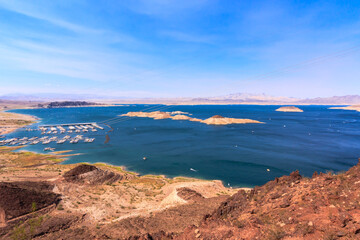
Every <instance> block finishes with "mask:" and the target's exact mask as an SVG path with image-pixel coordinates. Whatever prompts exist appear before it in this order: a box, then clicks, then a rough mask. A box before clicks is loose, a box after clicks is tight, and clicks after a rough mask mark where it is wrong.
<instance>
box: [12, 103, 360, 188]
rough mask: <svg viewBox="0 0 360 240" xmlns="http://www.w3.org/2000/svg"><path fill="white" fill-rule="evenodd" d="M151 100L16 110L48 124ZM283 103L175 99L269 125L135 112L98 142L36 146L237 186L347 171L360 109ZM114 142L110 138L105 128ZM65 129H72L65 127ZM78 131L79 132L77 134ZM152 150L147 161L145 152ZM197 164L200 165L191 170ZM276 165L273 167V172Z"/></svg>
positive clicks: (359, 130)
mask: <svg viewBox="0 0 360 240" xmlns="http://www.w3.org/2000/svg"><path fill="white" fill-rule="evenodd" d="M149 107H151V106H148V105H130V106H116V107H86V108H57V109H24V110H13V111H12V112H17V113H25V114H31V115H35V116H37V117H39V118H41V122H39V123H37V124H34V125H33V126H32V128H35V127H36V126H37V125H41V124H60V123H77V122H101V121H104V120H107V119H109V118H113V117H116V116H117V115H119V114H123V113H127V112H129V111H140V110H142V109H145V108H149ZM278 107H279V106H247V105H245V106H244V105H241V106H237V105H232V106H173V107H171V108H169V109H167V110H166V111H184V112H189V113H191V114H192V117H195V118H201V119H205V118H208V117H211V116H213V115H216V114H219V115H222V116H225V117H235V118H250V119H255V120H259V121H262V122H265V124H243V125H242V124H238V125H236V124H234V125H227V126H209V125H205V124H202V123H198V122H190V121H174V120H169V119H165V120H153V119H150V118H131V119H129V120H127V121H122V122H119V123H115V124H112V125H111V126H112V127H113V128H114V131H112V132H109V133H107V132H108V131H109V130H110V129H109V128H108V127H105V130H103V131H101V130H99V131H98V132H96V133H92V132H91V133H82V134H83V135H84V136H86V137H95V138H96V140H95V141H94V142H93V143H78V144H69V143H65V144H56V143H51V144H48V145H42V144H38V145H30V146H27V147H26V148H25V149H27V150H31V151H37V152H42V151H43V148H44V147H45V146H50V147H55V148H56V150H68V149H70V150H74V153H82V155H79V156H73V157H71V158H70V159H69V160H68V161H66V162H65V163H75V162H106V163H110V164H114V165H123V166H126V167H127V168H128V169H129V170H131V171H136V172H139V173H140V174H164V175H167V176H170V177H174V176H190V177H196V178H204V179H219V180H222V181H223V182H224V184H226V185H227V184H228V183H229V184H230V185H231V186H243V187H252V186H255V185H260V184H264V183H265V182H267V181H269V180H272V179H274V178H275V177H279V176H282V175H284V174H289V173H290V172H292V171H294V170H297V169H298V170H300V173H301V174H303V175H305V176H311V175H312V173H313V172H314V171H322V172H325V171H328V170H332V171H343V170H347V169H348V168H349V167H351V166H353V165H355V164H356V163H357V159H358V158H359V157H360V113H359V112H355V111H345V110H329V109H328V107H329V106H301V108H302V109H303V110H304V112H303V113H283V112H276V111H275V109H277V108H278ZM106 134H109V137H110V141H109V142H108V143H105V135H106ZM29 135H30V136H41V134H40V132H39V131H34V132H26V131H24V130H18V131H16V132H14V133H12V134H10V135H9V137H13V136H14V137H16V136H20V137H23V136H29ZM57 135H64V134H57ZM73 135H76V134H73ZM144 156H145V157H147V160H146V161H144V160H143V157H144ZM190 168H192V169H194V170H196V171H191V170H190ZM267 169H270V172H268V171H267Z"/></svg>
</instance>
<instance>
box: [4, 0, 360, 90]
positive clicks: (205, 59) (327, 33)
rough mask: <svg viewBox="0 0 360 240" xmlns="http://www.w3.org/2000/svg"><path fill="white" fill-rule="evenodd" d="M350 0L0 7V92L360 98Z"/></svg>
mask: <svg viewBox="0 0 360 240" xmlns="http://www.w3.org/2000/svg"><path fill="white" fill-rule="evenodd" d="M359 40H360V1H289V0H288V1H241V0H238V1H235V0H232V1H230V0H181V1H176V0H128V1H126V0H123V1H108V0H103V1H102V0H94V1H85V0H78V1H69V0H61V1H60V0H59V1H56V0H52V1H48V0H43V1H39V0H32V1H25V0H23V1H17V0H11V1H8V0H0V83H1V88H0V94H9V93H27V94H33V93H46V92H51V93H71V94H72V93H74V94H75V93H80V94H83V93H88V94H97V95H108V96H118V97H121V96H132V97H198V96H200V97H201V96H219V95H226V94H229V93H235V92H247V93H266V94H270V95H279V96H280V95H281V96H293V97H316V96H332V95H346V94H359V93H360V49H359V47H360V41H359Z"/></svg>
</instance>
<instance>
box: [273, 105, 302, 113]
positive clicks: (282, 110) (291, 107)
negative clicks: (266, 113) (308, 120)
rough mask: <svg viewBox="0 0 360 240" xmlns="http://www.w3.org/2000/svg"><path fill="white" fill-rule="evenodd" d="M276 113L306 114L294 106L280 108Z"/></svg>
mask: <svg viewBox="0 0 360 240" xmlns="http://www.w3.org/2000/svg"><path fill="white" fill-rule="evenodd" d="M276 111H277V112H304V111H303V110H301V109H300V108H298V107H294V106H286V107H280V108H278V109H276Z"/></svg>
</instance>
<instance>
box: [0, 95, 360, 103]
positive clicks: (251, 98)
mask: <svg viewBox="0 0 360 240" xmlns="http://www.w3.org/2000/svg"><path fill="white" fill-rule="evenodd" d="M1 100H5V101H33V102H51V101H85V100H92V101H97V102H101V101H104V102H114V103H159V104H160V103H168V104H275V105H276V104H283V105H290V104H291V105H302V104H319V105H355V104H360V95H346V96H333V97H325V98H322V97H318V98H307V99H301V98H292V97H277V96H270V95H267V94H264V93H263V94H250V93H233V94H229V95H225V96H217V97H205V98H130V97H128V98H126V97H113V96H101V95H91V94H58V93H40V94H36V95H35V94H34V95H26V94H9V95H4V96H0V101H1Z"/></svg>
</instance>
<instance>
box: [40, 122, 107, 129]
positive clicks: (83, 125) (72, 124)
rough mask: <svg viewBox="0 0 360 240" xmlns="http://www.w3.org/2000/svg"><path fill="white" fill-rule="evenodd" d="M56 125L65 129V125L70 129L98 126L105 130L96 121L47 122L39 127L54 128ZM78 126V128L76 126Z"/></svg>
mask: <svg viewBox="0 0 360 240" xmlns="http://www.w3.org/2000/svg"><path fill="white" fill-rule="evenodd" d="M55 127H57V128H59V129H63V127H68V128H70V129H73V130H75V129H76V128H77V129H88V128H98V129H101V130H103V129H104V128H103V127H100V126H99V125H98V124H97V123H96V122H88V123H63V124H46V125H40V126H39V129H44V130H46V129H49V128H50V129H54V128H55ZM75 127H76V128H75ZM55 130H56V129H55Z"/></svg>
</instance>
